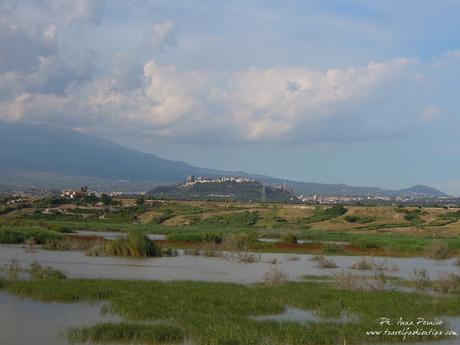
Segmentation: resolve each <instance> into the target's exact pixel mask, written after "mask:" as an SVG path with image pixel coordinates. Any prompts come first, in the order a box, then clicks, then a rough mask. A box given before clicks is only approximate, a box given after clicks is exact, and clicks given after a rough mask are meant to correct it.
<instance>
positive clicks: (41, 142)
mask: <svg viewBox="0 0 460 345" xmlns="http://www.w3.org/2000/svg"><path fill="white" fill-rule="evenodd" d="M189 174H191V175H196V176H209V177H212V176H223V175H239V176H248V177H252V178H255V179H256V180H258V181H260V182H262V183H264V184H268V185H272V184H281V183H283V182H286V183H287V184H288V185H289V186H290V187H292V188H294V190H295V191H296V193H303V194H305V195H313V194H318V195H350V196H351V195H391V196H393V195H408V196H414V195H419V196H437V197H438V196H445V194H444V193H442V192H440V191H438V190H436V189H434V188H431V187H427V186H420V185H419V186H414V187H411V188H408V189H403V190H401V191H393V190H385V189H380V188H376V187H355V186H348V185H345V184H323V183H310V182H298V181H288V180H286V181H285V180H282V179H278V178H272V177H269V176H261V175H254V174H247V173H244V172H228V171H219V170H213V169H205V168H199V167H194V166H191V165H189V164H186V163H184V162H179V161H171V160H167V159H163V158H160V157H158V156H155V155H153V154H149V153H143V152H139V151H136V150H132V149H129V148H126V147H123V146H120V145H117V144H114V143H111V142H108V141H105V140H102V139H98V138H94V137H91V136H89V135H86V134H82V133H78V132H75V131H72V130H69V129H64V128H60V127H56V126H50V125H37V124H26V123H18V122H14V123H7V122H1V121H0V185H1V186H8V185H12V184H14V185H15V186H23V185H26V184H28V185H31V186H33V187H41V188H59V189H60V188H74V187H75V186H78V185H83V184H85V185H86V184H88V185H90V186H93V187H99V188H101V189H104V188H105V189H110V188H114V186H116V188H117V189H116V190H122V189H123V188H122V187H123V186H125V187H126V186H128V187H126V188H125V190H132V191H134V190H146V189H149V187H148V186H149V185H150V186H154V185H159V184H167V183H176V182H179V181H183V180H184V179H185V178H186V176H187V175H189ZM120 180H123V181H120ZM130 183H131V184H130ZM114 190H115V189H114Z"/></svg>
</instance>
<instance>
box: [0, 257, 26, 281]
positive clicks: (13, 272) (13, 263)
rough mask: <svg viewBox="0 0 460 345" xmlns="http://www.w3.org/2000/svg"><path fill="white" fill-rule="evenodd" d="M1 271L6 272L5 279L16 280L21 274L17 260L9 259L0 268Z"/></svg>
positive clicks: (21, 270)
mask: <svg viewBox="0 0 460 345" xmlns="http://www.w3.org/2000/svg"><path fill="white" fill-rule="evenodd" d="M0 269H1V270H2V271H4V272H6V278H7V279H17V278H18V276H19V273H21V272H23V271H24V270H23V269H22V267H21V265H20V264H19V259H17V258H15V259H11V260H10V262H8V263H7V264H5V265H4V266H3V267H1V268H0Z"/></svg>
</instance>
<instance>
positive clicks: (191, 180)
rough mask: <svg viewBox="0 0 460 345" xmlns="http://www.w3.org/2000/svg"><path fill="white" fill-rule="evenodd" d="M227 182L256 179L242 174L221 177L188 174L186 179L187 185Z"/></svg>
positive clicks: (244, 181) (245, 181)
mask: <svg viewBox="0 0 460 345" xmlns="http://www.w3.org/2000/svg"><path fill="white" fill-rule="evenodd" d="M225 182H234V183H249V182H255V180H254V179H252V178H248V177H241V176H221V177H203V176H199V177H196V178H195V177H194V176H192V175H188V176H187V179H186V180H185V185H186V186H193V185H194V184H197V183H225Z"/></svg>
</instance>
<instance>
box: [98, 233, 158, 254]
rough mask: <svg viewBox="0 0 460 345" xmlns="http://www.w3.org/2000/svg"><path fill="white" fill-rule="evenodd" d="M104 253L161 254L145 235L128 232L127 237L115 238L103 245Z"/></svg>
mask: <svg viewBox="0 0 460 345" xmlns="http://www.w3.org/2000/svg"><path fill="white" fill-rule="evenodd" d="M105 254H106V255H109V256H110V255H113V256H137V257H139V256H161V252H160V251H159V250H158V248H157V247H156V246H155V244H154V243H153V242H152V241H150V240H149V239H148V238H147V237H146V236H145V235H143V234H141V233H139V232H130V233H129V234H128V237H127V238H117V239H115V240H112V241H109V242H108V243H107V244H106V246H105Z"/></svg>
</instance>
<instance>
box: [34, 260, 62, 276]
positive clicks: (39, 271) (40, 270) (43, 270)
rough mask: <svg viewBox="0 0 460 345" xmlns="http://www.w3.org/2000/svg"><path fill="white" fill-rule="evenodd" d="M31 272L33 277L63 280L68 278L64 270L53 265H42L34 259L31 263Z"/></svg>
mask: <svg viewBox="0 0 460 345" xmlns="http://www.w3.org/2000/svg"><path fill="white" fill-rule="evenodd" d="M29 272H30V275H31V277H32V278H33V279H56V280H63V279H66V278H67V277H66V275H65V273H64V272H63V271H61V270H58V269H56V268H53V267H51V266H42V265H41V264H39V263H38V262H37V261H34V262H32V263H31V264H30V269H29Z"/></svg>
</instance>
